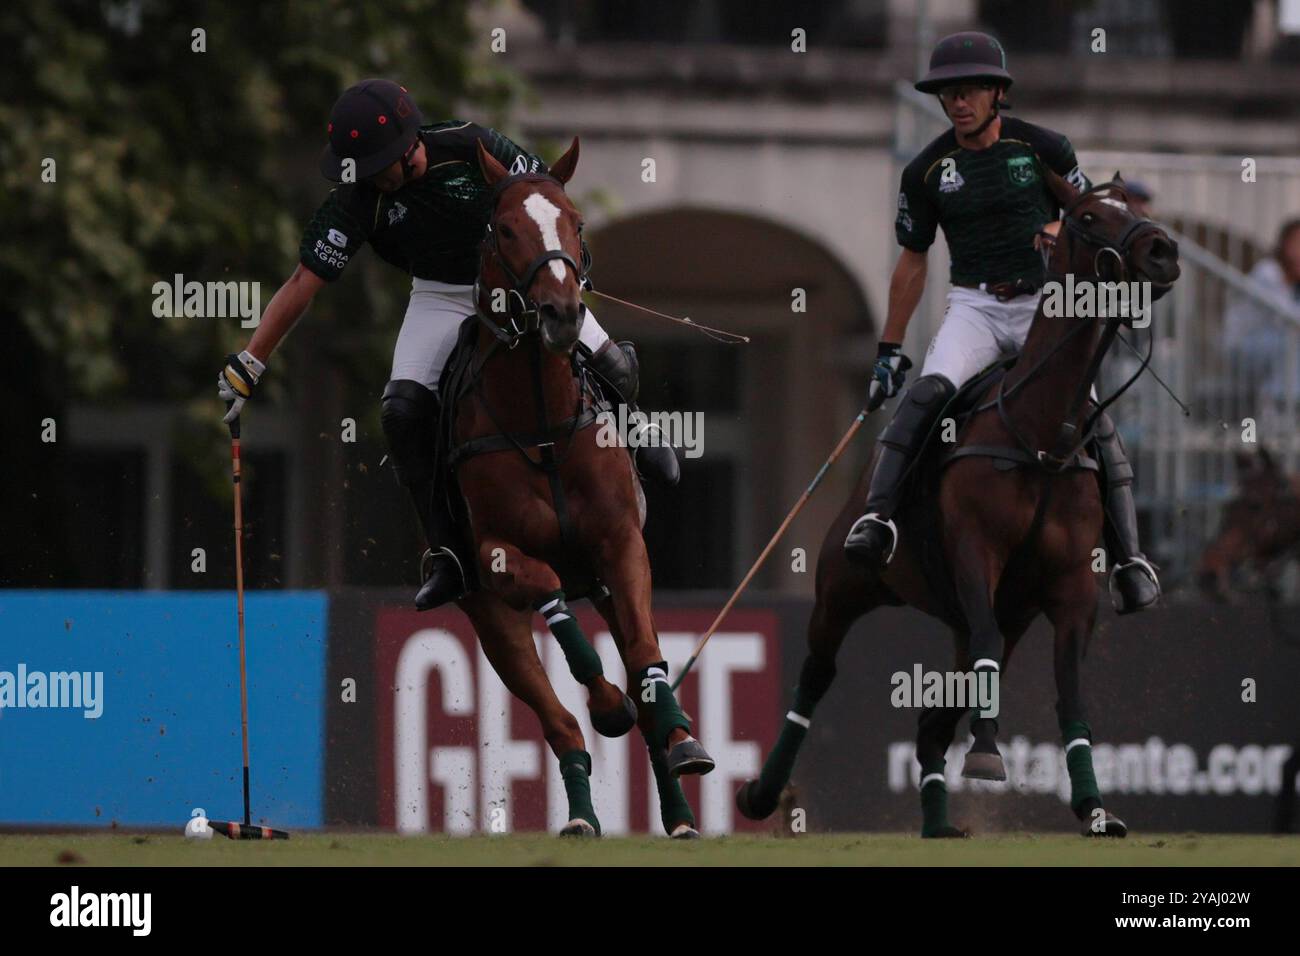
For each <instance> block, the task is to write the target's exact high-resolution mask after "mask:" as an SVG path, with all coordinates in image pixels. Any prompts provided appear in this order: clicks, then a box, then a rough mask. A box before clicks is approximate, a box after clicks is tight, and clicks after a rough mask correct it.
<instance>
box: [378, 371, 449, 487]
mask: <svg viewBox="0 0 1300 956" xmlns="http://www.w3.org/2000/svg"><path fill="white" fill-rule="evenodd" d="M379 420H380V422H381V423H382V424H383V427H384V436H385V437H386V438H387V439H388V451H389V454H390V455H392V458H393V471H394V472H395V473H396V474H397V480H398V481H399V482H401V483H402V484H403V485H405V486H406V487H407V488H414V487H416V486H418V485H420V484H422V483H424V482H428V481H430V480H431V479H432V478H433V476H434V468H435V462H434V454H435V446H434V437H435V436H434V429H435V428H437V425H438V397H437V395H435V394H434V393H433V392H432V391H431V390H429V389H427V388H425V387H424V386H423V385H421V384H420V383H419V382H414V381H411V380H410V379H402V378H399V379H394V380H393V381H391V382H389V383H388V385H387V386H385V387H384V397H383V401H382V404H381V410H380V415H379Z"/></svg>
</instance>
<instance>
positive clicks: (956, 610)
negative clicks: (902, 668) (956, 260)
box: [736, 173, 1178, 837]
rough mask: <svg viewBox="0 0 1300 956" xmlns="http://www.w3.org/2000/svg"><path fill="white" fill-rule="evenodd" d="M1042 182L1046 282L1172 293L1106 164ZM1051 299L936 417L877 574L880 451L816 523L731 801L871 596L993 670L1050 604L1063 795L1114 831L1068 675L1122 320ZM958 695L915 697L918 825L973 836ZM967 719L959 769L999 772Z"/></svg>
mask: <svg viewBox="0 0 1300 956" xmlns="http://www.w3.org/2000/svg"><path fill="white" fill-rule="evenodd" d="M1048 181H1049V183H1050V184H1051V186H1052V189H1053V191H1054V192H1055V193H1056V196H1057V199H1058V200H1059V201H1060V205H1061V206H1062V208H1063V209H1064V210H1065V213H1064V217H1063V218H1064V221H1063V223H1062V228H1061V232H1060V235H1059V237H1052V236H1049V235H1047V234H1046V233H1043V234H1040V237H1039V240H1040V242H1041V243H1042V244H1043V246H1044V247H1045V248H1046V249H1047V250H1050V251H1048V252H1047V253H1046V258H1047V268H1048V276H1049V278H1051V279H1055V280H1057V281H1061V280H1063V278H1064V277H1065V276H1066V275H1067V274H1072V275H1073V276H1074V278H1075V282H1076V285H1078V284H1079V283H1087V282H1097V281H1098V280H1103V281H1107V282H1118V281H1149V282H1151V283H1152V286H1153V287H1154V288H1155V290H1156V296H1155V297H1158V295H1159V294H1161V293H1163V292H1164V291H1167V290H1168V288H1169V286H1170V285H1171V284H1172V282H1173V281H1174V280H1175V279H1176V278H1177V277H1178V265H1177V246H1176V245H1175V244H1174V243H1173V242H1172V241H1171V240H1170V239H1169V238H1168V236H1167V235H1166V234H1165V233H1164V231H1163V230H1161V229H1160V228H1159V227H1158V226H1157V225H1155V224H1154V223H1152V222H1150V221H1149V220H1145V219H1139V218H1138V217H1136V216H1134V215H1133V213H1132V212H1131V211H1130V210H1129V208H1128V203H1127V195H1126V194H1125V192H1124V188H1123V183H1122V180H1120V179H1119V174H1118V173H1117V174H1116V181H1114V182H1112V183H1107V184H1104V185H1100V186H1095V187H1093V188H1091V189H1089V190H1087V191H1085V192H1083V193H1079V192H1078V191H1076V190H1075V189H1074V188H1073V187H1071V186H1069V185H1068V184H1067V183H1065V182H1064V180H1062V179H1060V177H1055V176H1053V175H1049V176H1048ZM1045 300H1046V297H1044V300H1040V302H1039V306H1038V310H1037V313H1036V314H1035V316H1034V321H1033V324H1032V326H1031V327H1030V331H1029V334H1028V336H1027V338H1026V341H1025V344H1024V348H1023V349H1022V351H1021V352H1020V354H1019V357H1018V358H1017V359H1016V361H1015V364H1014V365H1012V366H1011V367H1010V369H1009V370H1007V371H1006V372H1005V374H1004V375H999V374H997V373H994V374H993V375H992V376H991V377H990V376H979V377H977V379H976V380H974V381H973V382H972V383H970V385H969V387H967V388H964V389H963V390H962V391H961V392H960V393H959V394H958V396H957V397H956V398H954V400H953V403H952V404H950V405H949V406H948V408H947V409H946V410H945V412H944V415H943V416H941V419H940V420H941V422H942V419H943V418H945V417H948V416H953V415H956V416H957V418H961V419H962V424H961V425H960V427H959V430H958V432H957V434H956V441H955V443H953V444H952V446H951V447H949V448H938V447H934V446H932V447H931V448H930V449H929V451H928V452H927V453H926V457H925V458H924V459H923V460H922V463H921V466H920V467H919V469H918V472H917V474H916V475H915V476H914V481H915V485H914V488H916V489H917V490H916V491H914V493H913V494H911V495H910V503H908V504H905V505H904V508H903V511H902V521H901V522H900V527H904V528H907V529H909V531H907V532H905V533H903V534H902V535H901V536H900V542H899V544H898V548H897V551H896V552H895V554H894V557H893V559H892V561H891V562H890V563H889V564H888V565H887V566H886V567H885V569H884V571H883V572H880V573H877V572H873V571H869V570H866V569H863V568H861V567H859V566H858V565H856V564H852V563H850V561H849V560H848V558H847V556H846V555H845V553H844V549H843V542H844V539H845V536H846V535H847V534H848V531H849V527H850V526H851V525H852V523H853V520H854V518H855V517H856V516H857V515H858V514H860V513H861V510H862V508H861V504H862V501H863V500H864V499H865V498H866V496H867V488H868V484H869V480H870V475H871V470H872V467H874V463H875V462H874V456H873V459H872V462H871V464H870V465H869V466H868V468H867V470H866V471H865V473H864V474H863V476H862V478H861V480H860V481H859V482H858V485H857V488H856V490H855V491H854V493H853V495H852V496H851V498H850V499H849V501H848V502H847V503H846V504H845V506H844V509H843V510H842V511H841V513H840V515H839V517H838V518H837V519H836V521H835V523H834V524H833V525H832V526H831V528H830V530H829V531H828V532H827V534H826V538H825V540H824V541H823V543H822V548H821V553H820V556H819V558H818V563H817V581H816V592H817V601H816V606H815V607H814V609H813V614H812V618H811V620H810V622H809V625H808V644H809V654H808V657H807V658H806V659H805V661H804V664H803V669H802V671H801V673H800V676H799V684H798V686H797V688H796V690H795V701H794V707H793V709H792V710H791V711H790V712H789V714H788V715H787V718H786V720H785V721H784V723H783V724H782V729H781V734H780V737H779V739H778V741H777V744H776V746H775V747H774V748H773V751H772V753H771V754H770V755H769V756H768V758H767V760H766V762H765V763H764V765H763V771H762V774H761V776H760V777H759V778H758V779H757V780H751V781H748V782H747V783H746V784H745V785H744V786H742V787H741V789H740V791H739V792H738V793H737V795H736V803H737V806H738V807H739V809H740V812H741V813H742V814H744V815H745V816H747V817H749V818H750V819H762V818H764V817H766V816H768V815H770V814H771V813H772V812H773V811H774V810H775V809H776V807H777V803H778V800H779V797H780V794H781V791H782V788H783V787H784V786H785V784H786V783H787V782H788V780H789V778H790V774H791V772H792V771H793V768H794V762H795V758H796V756H797V754H798V749H799V746H800V744H801V743H802V742H803V740H804V738H805V736H806V734H807V731H808V727H809V725H810V721H811V717H812V713H813V709H814V707H815V706H816V704H817V702H818V701H819V700H820V699H821V697H822V696H823V695H824V694H825V693H826V691H827V689H828V688H829V687H830V684H831V682H832V680H833V678H834V676H835V656H836V653H837V651H838V650H839V647H840V643H841V642H842V641H843V639H844V635H845V634H846V633H847V631H848V629H849V627H850V626H851V625H852V624H853V623H854V622H855V621H856V620H857V619H858V618H860V617H862V616H863V615H864V614H867V613H868V612H870V611H871V610H873V609H874V608H876V607H879V606H881V605H904V604H907V605H911V606H913V607H915V608H918V609H920V610H922V611H924V612H925V613H927V614H929V615H931V616H933V617H935V618H938V619H939V620H941V621H943V622H944V623H946V624H947V625H948V626H949V627H950V628H951V629H952V632H953V636H954V639H955V661H954V670H955V672H957V673H959V674H969V673H970V672H972V671H974V672H976V673H977V674H978V673H980V672H986V673H988V674H990V675H991V678H992V681H996V680H997V679H998V674H999V672H1000V670H1001V669H1002V668H1004V667H1005V664H1006V661H1007V659H1008V658H1009V656H1010V654H1011V652H1012V651H1013V650H1014V648H1015V645H1016V642H1017V641H1018V640H1019V639H1020V637H1021V636H1022V635H1023V634H1024V633H1025V631H1026V630H1027V629H1028V627H1029V625H1030V623H1031V622H1032V621H1033V620H1034V619H1035V618H1037V617H1038V615H1039V614H1045V615H1046V616H1047V618H1048V620H1049V621H1050V622H1051V624H1052V626H1053V627H1054V629H1055V646H1054V650H1055V677H1056V687H1057V693H1058V702H1057V715H1058V720H1059V725H1060V728H1061V732H1062V737H1063V742H1064V745H1065V750H1066V762H1067V766H1068V769H1069V774H1070V782H1071V791H1072V792H1071V808H1072V809H1073V811H1074V813H1075V814H1076V815H1077V816H1078V817H1079V819H1081V820H1085V821H1088V822H1089V823H1090V824H1091V825H1090V826H1088V827H1085V829H1084V833H1085V834H1093V833H1098V834H1101V833H1104V834H1107V835H1113V836H1123V835H1124V833H1125V832H1126V830H1125V827H1124V824H1123V823H1122V822H1121V821H1119V820H1118V819H1117V818H1116V817H1114V816H1113V815H1111V814H1109V813H1107V812H1106V811H1105V810H1104V809H1103V808H1102V802H1101V794H1100V792H1099V791H1098V788H1097V783H1096V778H1095V776H1094V774H1093V769H1092V754H1091V739H1092V731H1091V728H1090V727H1089V725H1088V722H1087V719H1086V716H1085V713H1084V706H1083V700H1082V697H1081V694H1080V688H1079V661H1080V657H1081V655H1082V652H1083V650H1084V648H1085V647H1086V643H1087V640H1088V638H1089V637H1090V636H1091V634H1092V631H1093V626H1094V623H1095V619H1096V614H1097V595H1098V587H1097V582H1096V579H1095V578H1094V572H1093V567H1092V564H1093V548H1094V547H1095V546H1096V544H1097V542H1098V539H1099V538H1100V536H1101V530H1102V520H1103V512H1102V502H1101V497H1100V490H1099V487H1098V481H1097V477H1096V474H1095V472H1096V470H1097V464H1096V462H1095V461H1093V460H1092V459H1091V458H1089V457H1087V455H1086V454H1085V453H1084V449H1085V448H1086V447H1087V441H1088V437H1089V432H1090V430H1091V424H1090V416H1089V413H1090V410H1091V407H1092V406H1091V403H1090V401H1089V393H1090V390H1091V386H1092V383H1093V381H1094V379H1095V377H1096V374H1097V370H1098V367H1099V365H1100V361H1101V358H1102V356H1103V355H1104V353H1105V351H1106V349H1107V348H1108V347H1109V345H1110V344H1111V340H1112V337H1113V336H1114V335H1115V334H1116V333H1117V332H1118V326H1119V324H1120V322H1121V321H1122V320H1121V319H1119V318H1108V319H1106V320H1105V321H1100V320H1098V319H1097V318H1085V317H1077V318H1068V317H1055V318H1052V317H1048V316H1046V315H1045V314H1044V304H1043V303H1044V301H1045ZM1005 364H1006V363H1002V366H1001V367H1002V368H1005ZM999 371H1000V369H999ZM961 407H965V408H966V409H967V410H968V414H967V415H966V416H965V417H964V418H962V416H961V415H960V414H959V413H958V412H957V411H956V410H957V409H958V408H961ZM968 686H969V685H968ZM1003 699H1005V695H1003ZM967 700H969V698H967ZM945 703H948V704H951V703H953V702H952V701H945ZM967 709H968V707H965V706H944V707H924V708H922V709H921V711H920V715H919V721H918V732H917V760H918V762H919V763H920V765H921V806H922V814H923V824H922V830H921V835H922V836H924V837H958V836H966V835H967V834H966V833H965V832H964V831H962V830H959V829H957V828H956V827H953V826H952V825H951V824H949V822H948V813H947V788H946V785H945V783H944V765H945V757H944V755H945V753H946V751H947V750H948V747H949V745H950V744H951V743H952V740H953V736H954V733H955V731H956V728H957V723H958V721H959V720H960V719H961V717H962V716H963V714H964V713H965V712H966V710H967ZM981 713H983V712H981ZM971 732H972V734H973V735H974V743H973V744H972V746H971V748H970V750H969V751H968V753H967V754H966V757H965V763H964V766H963V771H962V773H963V776H966V777H974V778H978V779H988V780H1003V779H1006V772H1005V767H1004V764H1003V761H1002V757H1001V754H1000V753H999V751H998V748H997V743H996V734H997V722H996V719H995V717H994V716H993V715H992V714H989V715H988V716H982V715H980V714H976V715H972V719H971Z"/></svg>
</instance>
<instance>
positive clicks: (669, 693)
mask: <svg viewBox="0 0 1300 956" xmlns="http://www.w3.org/2000/svg"><path fill="white" fill-rule="evenodd" d="M633 684H634V687H635V689H636V693H637V695H638V698H637V699H638V700H639V701H640V702H641V704H642V706H644V707H648V708H650V715H651V719H652V721H653V724H652V726H653V727H654V734H655V735H654V739H655V741H656V742H657V743H658V745H659V746H660V747H667V746H668V735H669V734H671V733H672V732H673V731H674V730H676V729H677V728H679V727H680V728H681V729H682V730H684V731H686V732H687V733H688V734H689V733H690V732H691V722H690V721H689V720H687V719H686V715H685V714H683V713H682V709H681V708H680V707H679V706H677V698H676V697H674V696H673V688H672V684H670V683H669V682H668V664H667V662H666V661H659V662H658V663H655V664H651V665H649V666H648V667H643V668H641V669H640V670H639V671H637V672H636V676H635V678H634V679H633Z"/></svg>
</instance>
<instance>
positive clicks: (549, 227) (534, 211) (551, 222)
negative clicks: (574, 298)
mask: <svg viewBox="0 0 1300 956" xmlns="http://www.w3.org/2000/svg"><path fill="white" fill-rule="evenodd" d="M524 212H526V213H528V215H529V217H530V218H531V219H532V220H533V222H535V223H537V228H538V229H539V230H541V233H542V245H544V246H546V251H547V252H551V251H552V250H555V249H559V248H560V230H559V229H558V228H557V227H556V224H557V223H558V222H559V221H560V208H559V207H558V206H556V205H555V203H553V202H551V201H550V200H549V199H547V198H546V197H545V196H543V195H542V194H541V193H533V194H532V195H530V196H529V197H528V198H527V199H525V200H524ZM546 264H547V265H548V266H550V267H551V275H553V276H555V278H556V279H558V280H559V281H560V282H563V281H564V263H563V262H561V261H560V260H558V259H552V260H551V261H550V262H548V263H546Z"/></svg>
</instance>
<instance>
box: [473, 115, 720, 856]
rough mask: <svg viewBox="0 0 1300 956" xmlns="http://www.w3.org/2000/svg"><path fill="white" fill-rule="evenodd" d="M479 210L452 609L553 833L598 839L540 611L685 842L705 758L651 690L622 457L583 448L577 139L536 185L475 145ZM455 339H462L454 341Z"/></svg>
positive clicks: (646, 576)
mask: <svg viewBox="0 0 1300 956" xmlns="http://www.w3.org/2000/svg"><path fill="white" fill-rule="evenodd" d="M478 160H479V166H480V168H481V170H482V172H483V176H484V179H485V181H486V182H487V184H488V186H490V187H491V188H492V203H493V211H492V217H491V220H490V222H489V225H488V228H487V234H486V236H485V238H484V241H483V245H482V248H481V250H480V258H479V276H478V281H477V282H476V288H475V307H476V311H477V318H478V320H479V321H478V328H477V335H476V338H475V340H474V342H473V349H472V352H471V353H469V356H468V358H469V361H468V362H467V363H465V364H463V365H462V366H461V368H462V370H463V374H459V375H455V376H454V379H453V380H454V384H453V386H452V388H451V389H450V390H449V393H448V394H449V396H450V398H449V400H448V402H447V408H448V410H449V411H448V413H449V414H450V415H452V416H453V417H452V423H453V433H452V442H451V444H452V446H453V448H452V451H451V453H450V463H451V465H452V467H453V468H454V469H455V474H456V478H457V481H458V483H459V486H460V490H461V492H462V494H463V495H464V500H465V503H466V505H467V506H468V512H469V529H470V533H471V534H472V536H473V549H474V551H473V553H474V558H475V571H476V572H477V575H476V576H477V578H478V581H479V588H478V590H476V591H474V592H472V593H471V594H469V595H468V596H466V597H464V598H462V599H461V600H460V601H459V602H458V603H459V605H460V607H461V609H462V610H463V611H464V612H465V613H466V614H467V615H468V616H469V618H470V620H471V621H472V622H473V624H474V629H475V631H476V632H477V633H478V636H479V641H480V643H481V644H482V647H483V652H484V654H485V655H486V656H487V659H488V660H489V661H490V662H491V664H492V666H493V668H494V669H495V670H496V672H497V674H498V675H499V676H500V677H501V680H502V682H503V683H504V684H505V685H506V687H507V688H508V689H509V690H510V692H511V693H512V694H514V695H515V696H516V697H518V698H519V699H520V700H522V701H523V702H524V703H526V704H527V705H528V706H529V707H531V708H532V710H533V712H534V713H535V714H537V718H538V720H539V721H540V722H541V725H542V730H543V733H544V735H545V737H546V741H547V743H548V744H549V745H550V747H551V750H552V751H553V752H554V754H555V756H556V758H557V759H558V760H559V762H560V770H561V774H562V776H563V779H564V785H565V791H566V793H567V795H568V801H569V818H570V819H569V823H568V824H567V825H566V826H565V827H564V829H563V830H562V831H561V832H562V833H563V834H565V835H599V833H600V823H599V821H598V819H597V817H596V812H595V808H594V807H593V806H592V802H591V791H590V784H589V776H590V774H591V757H590V755H589V754H588V753H587V749H586V742H585V740H584V739H583V734H582V730H581V728H580V727H579V725H578V722H577V720H576V719H575V718H574V716H573V715H572V714H571V713H569V712H568V711H567V710H566V709H565V708H564V706H563V705H562V704H561V703H560V701H559V698H558V697H556V694H555V690H554V689H553V688H552V687H551V684H550V681H549V679H548V678H547V675H546V671H545V670H544V669H543V667H542V664H541V661H540V659H539V658H538V654H537V649H536V647H535V645H534V643H533V632H532V619H533V614H534V613H535V612H541V613H542V615H543V616H544V617H545V619H546V621H547V624H548V625H549V627H550V630H551V633H552V634H553V635H554V636H555V638H556V640H557V641H558V642H559V644H560V647H561V648H562V650H563V651H564V655H565V659H566V660H567V662H568V665H569V669H570V671H571V673H572V674H573V676H574V678H575V679H576V680H577V681H578V682H579V683H581V684H583V685H584V686H585V687H586V688H587V691H588V695H589V696H588V704H587V706H588V710H589V711H590V713H591V723H592V726H593V728H594V729H595V730H596V731H597V732H598V733H601V734H603V735H605V736H609V737H617V736H621V735H622V734H625V733H627V732H628V731H629V730H631V728H632V727H633V726H634V725H637V724H639V725H640V728H641V732H642V734H643V735H644V737H645V741H646V746H647V748H648V749H649V751H650V757H651V762H652V765H653V767H654V772H655V778H656V782H657V785H658V789H659V798H660V810H661V816H662V817H663V824H664V828H665V830H667V832H668V833H669V834H670V835H672V836H674V837H696V836H699V834H698V833H697V832H696V830H695V828H694V827H695V820H694V816H693V815H692V813H691V809H690V806H689V804H687V802H686V799H685V797H684V796H683V795H682V791H681V787H680V786H679V785H678V782H677V779H676V777H677V776H678V775H679V774H684V773H686V774H689V773H707V772H709V771H710V770H712V769H713V761H712V759H711V758H710V757H709V755H708V754H707V753H706V752H705V750H704V748H703V747H702V746H701V745H700V744H699V742H698V741H696V740H695V739H694V738H693V737H692V736H691V734H690V722H689V720H688V719H687V717H686V716H685V714H683V713H682V710H681V708H680V707H678V705H677V702H676V700H675V699H674V697H673V693H672V690H671V688H670V686H669V684H668V681H667V679H666V670H667V665H666V664H665V663H664V660H663V654H662V652H661V651H660V649H659V639H658V636H657V634H656V633H655V627H654V620H653V618H652V616H651V608H650V563H649V559H648V556H647V554H646V547H645V541H644V539H643V537H642V534H641V524H642V521H643V520H644V514H643V508H644V499H643V498H642V497H641V492H640V486H639V484H638V482H637V478H636V476H635V472H634V469H633V466H632V462H631V459H630V457H629V455H628V453H627V451H626V450H624V449H621V448H618V447H613V446H608V447H602V446H601V445H600V444H598V443H597V441H596V435H597V432H598V429H596V428H592V427H590V426H591V425H592V424H593V422H594V421H595V420H596V411H597V401H598V397H597V396H596V394H595V393H594V392H593V390H592V389H591V388H590V386H589V385H587V384H585V382H586V377H587V373H586V370H585V367H584V366H582V364H581V363H580V362H579V361H578V358H577V356H576V354H575V350H576V346H577V343H578V335H579V331H580V329H581V325H582V321H583V318H584V317H585V314H586V307H585V306H584V305H583V304H582V300H581V298H580V295H581V291H582V283H583V280H584V279H585V276H586V268H587V263H588V258H587V256H586V249H585V246H584V244H583V242H582V238H581V232H582V220H581V216H580V215H579V213H578V211H577V209H576V208H575V207H574V205H573V203H571V202H570V201H569V198H568V196H567V195H566V194H565V191H564V184H565V183H566V182H568V181H569V179H570V177H571V176H572V175H573V172H574V169H575V167H576V166H577V163H578V141H577V139H575V140H574V141H573V145H572V146H570V148H569V150H568V151H567V152H566V153H565V154H564V155H563V156H562V157H560V159H559V160H557V161H556V163H555V165H554V166H552V167H551V170H550V173H549V174H542V173H521V174H516V175H510V174H509V173H508V172H507V170H506V169H505V167H503V166H502V165H501V164H500V163H499V162H498V161H497V160H496V159H495V158H493V157H492V156H491V155H490V154H489V153H488V152H487V151H486V150H485V149H484V148H483V146H482V144H479V150H478ZM462 341H464V339H462ZM580 597H588V598H589V599H590V600H591V601H592V603H593V604H594V605H595V607H596V609H597V610H598V611H599V612H600V615H601V616H602V617H603V618H604V619H605V621H606V623H607V624H608V626H609V630H610V633H611V635H613V638H614V641H615V643H616V645H617V647H618V650H619V654H620V655H621V657H622V659H623V663H624V665H625V666H626V668H627V673H628V675H629V677H630V678H631V682H632V684H633V687H634V692H635V695H636V703H635V704H634V703H633V701H632V700H631V699H630V698H629V697H628V696H627V695H626V694H624V692H623V691H621V690H620V689H619V688H618V687H616V686H615V685H614V684H612V683H611V682H610V681H609V680H607V679H606V678H605V676H604V674H603V672H602V667H601V661H600V658H599V656H598V655H597V654H596V651H595V649H594V648H593V647H592V646H591V644H590V642H589V641H588V640H587V637H586V635H584V634H583V633H582V630H581V629H580V628H579V626H578V622H577V619H576V618H575V616H574V615H573V613H572V612H571V611H570V610H569V607H568V604H567V602H568V601H569V600H575V599H577V598H580Z"/></svg>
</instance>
